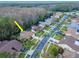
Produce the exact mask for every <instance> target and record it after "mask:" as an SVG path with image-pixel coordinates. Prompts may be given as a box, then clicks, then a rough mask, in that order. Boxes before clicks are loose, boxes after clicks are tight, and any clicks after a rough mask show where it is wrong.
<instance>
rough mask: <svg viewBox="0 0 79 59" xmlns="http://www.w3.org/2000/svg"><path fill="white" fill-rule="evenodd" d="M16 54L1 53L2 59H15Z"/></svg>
mask: <svg viewBox="0 0 79 59" xmlns="http://www.w3.org/2000/svg"><path fill="white" fill-rule="evenodd" d="M15 57H16V53H12V54H11V53H9V52H0V58H15Z"/></svg>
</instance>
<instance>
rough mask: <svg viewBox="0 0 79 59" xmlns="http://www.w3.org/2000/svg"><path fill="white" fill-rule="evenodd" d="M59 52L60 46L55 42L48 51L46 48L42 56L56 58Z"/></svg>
mask: <svg viewBox="0 0 79 59" xmlns="http://www.w3.org/2000/svg"><path fill="white" fill-rule="evenodd" d="M58 54H59V47H58V46H57V45H55V44H52V43H51V44H50V46H49V48H48V50H47V51H45V50H44V52H43V53H42V57H44V58H55V57H56V56H57V55H58Z"/></svg>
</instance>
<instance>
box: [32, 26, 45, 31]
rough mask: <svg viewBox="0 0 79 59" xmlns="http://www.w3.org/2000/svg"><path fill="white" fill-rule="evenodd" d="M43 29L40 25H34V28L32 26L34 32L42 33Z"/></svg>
mask: <svg viewBox="0 0 79 59" xmlns="http://www.w3.org/2000/svg"><path fill="white" fill-rule="evenodd" d="M43 28H44V27H43V26H41V25H38V26H36V25H33V26H32V31H41V30H42V29H43Z"/></svg>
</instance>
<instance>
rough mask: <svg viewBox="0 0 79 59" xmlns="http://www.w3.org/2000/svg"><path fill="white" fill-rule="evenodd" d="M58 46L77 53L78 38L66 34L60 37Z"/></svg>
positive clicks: (78, 47) (78, 52)
mask: <svg viewBox="0 0 79 59" xmlns="http://www.w3.org/2000/svg"><path fill="white" fill-rule="evenodd" d="M58 46H60V47H62V48H63V49H67V50H69V51H72V52H75V53H77V54H79V40H78V39H76V38H74V37H72V36H66V37H65V38H63V39H61V40H60V42H59V43H58Z"/></svg>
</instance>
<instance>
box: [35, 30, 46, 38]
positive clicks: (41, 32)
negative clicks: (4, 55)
mask: <svg viewBox="0 0 79 59" xmlns="http://www.w3.org/2000/svg"><path fill="white" fill-rule="evenodd" d="M43 34H44V32H43V31H37V32H36V33H35V35H36V36H38V37H40V36H41V35H43Z"/></svg>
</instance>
